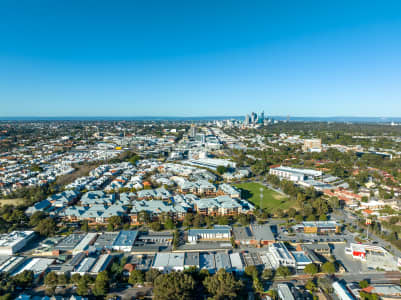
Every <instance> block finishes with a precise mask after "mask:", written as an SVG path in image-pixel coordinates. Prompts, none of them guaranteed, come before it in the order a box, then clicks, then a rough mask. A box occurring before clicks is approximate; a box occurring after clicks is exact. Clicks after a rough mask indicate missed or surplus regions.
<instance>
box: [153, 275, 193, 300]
mask: <svg viewBox="0 0 401 300" xmlns="http://www.w3.org/2000/svg"><path fill="white" fill-rule="evenodd" d="M194 289H195V280H194V279H193V278H192V276H191V275H188V274H185V273H183V272H172V273H169V274H162V275H160V276H158V277H157V278H156V279H155V283H154V289H153V295H154V298H155V299H156V300H175V299H177V300H191V299H193V292H194Z"/></svg>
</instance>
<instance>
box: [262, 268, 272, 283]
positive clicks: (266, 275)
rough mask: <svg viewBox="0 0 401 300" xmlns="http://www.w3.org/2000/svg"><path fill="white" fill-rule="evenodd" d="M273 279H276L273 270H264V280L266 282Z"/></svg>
mask: <svg viewBox="0 0 401 300" xmlns="http://www.w3.org/2000/svg"><path fill="white" fill-rule="evenodd" d="M273 277H274V272H273V270H272V269H268V268H266V269H264V270H263V273H262V278H263V279H264V280H272V279H273Z"/></svg>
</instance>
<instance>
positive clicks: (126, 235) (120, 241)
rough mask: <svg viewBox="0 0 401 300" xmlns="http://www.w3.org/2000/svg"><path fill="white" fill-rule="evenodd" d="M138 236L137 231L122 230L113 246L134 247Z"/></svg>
mask: <svg viewBox="0 0 401 300" xmlns="http://www.w3.org/2000/svg"><path fill="white" fill-rule="evenodd" d="M137 236H138V231H136V230H121V231H120V233H119V234H118V236H117V238H116V239H115V241H114V243H113V246H132V245H133V244H134V242H135V240H136V237H137Z"/></svg>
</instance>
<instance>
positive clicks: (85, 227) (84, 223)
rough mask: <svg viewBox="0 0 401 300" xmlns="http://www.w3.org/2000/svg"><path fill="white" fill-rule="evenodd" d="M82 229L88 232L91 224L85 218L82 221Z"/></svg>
mask: <svg viewBox="0 0 401 300" xmlns="http://www.w3.org/2000/svg"><path fill="white" fill-rule="evenodd" d="M81 230H82V231H84V232H88V231H89V225H88V221H87V220H84V221H83V222H82V226H81Z"/></svg>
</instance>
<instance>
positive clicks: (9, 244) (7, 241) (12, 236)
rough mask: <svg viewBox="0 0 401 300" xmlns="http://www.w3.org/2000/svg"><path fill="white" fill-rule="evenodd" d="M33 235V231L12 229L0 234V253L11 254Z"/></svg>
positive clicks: (22, 246)
mask: <svg viewBox="0 0 401 300" xmlns="http://www.w3.org/2000/svg"><path fill="white" fill-rule="evenodd" d="M34 236H35V232H34V231H13V232H10V233H4V234H1V235H0V255H13V254H15V253H17V252H18V251H19V250H21V249H22V248H24V247H25V245H26V244H28V242H29V241H30V240H32V238H33V237H34Z"/></svg>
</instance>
